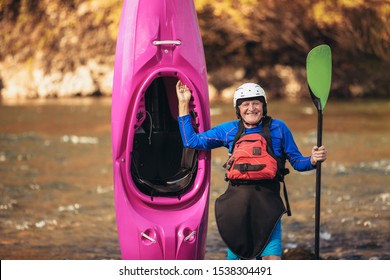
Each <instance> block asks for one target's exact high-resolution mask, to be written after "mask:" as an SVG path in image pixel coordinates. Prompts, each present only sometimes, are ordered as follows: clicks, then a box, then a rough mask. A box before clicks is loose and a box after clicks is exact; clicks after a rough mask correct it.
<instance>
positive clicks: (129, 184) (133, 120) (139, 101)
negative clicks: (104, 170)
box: [121, 68, 207, 205]
mask: <svg viewBox="0 0 390 280" xmlns="http://www.w3.org/2000/svg"><path fill="white" fill-rule="evenodd" d="M161 78H163V79H164V78H166V79H174V80H175V83H176V82H177V81H178V80H179V79H180V80H182V81H183V82H184V83H186V84H187V85H188V87H189V89H190V90H191V92H192V93H193V98H192V101H191V103H192V108H193V109H194V110H195V112H196V115H197V117H196V118H197V119H196V123H197V124H198V129H199V131H203V130H204V129H205V127H204V124H203V121H202V120H201V118H202V114H201V110H202V106H201V104H200V99H199V95H200V93H199V92H197V91H198V89H197V88H196V87H195V86H194V85H193V83H192V82H191V80H190V78H189V77H187V76H186V75H185V74H184V73H182V72H180V71H179V70H178V69H175V68H165V69H158V70H156V71H154V72H152V73H151V74H149V75H148V78H147V79H145V80H144V81H143V83H142V84H141V85H140V86H139V87H137V90H136V91H137V94H136V95H135V98H132V99H131V103H130V104H129V106H131V107H132V108H129V110H128V112H129V113H130V114H131V116H130V118H129V119H130V122H129V124H128V135H127V143H126V149H125V154H123V155H122V157H121V165H122V168H121V170H122V172H123V173H122V176H123V175H125V176H123V177H124V179H125V180H124V183H125V186H126V187H125V189H126V192H131V196H133V197H134V196H136V197H138V198H139V199H140V200H142V201H144V202H147V203H152V204H154V205H170V204H177V201H178V200H180V203H186V202H189V201H191V200H192V199H193V198H194V196H196V195H198V194H201V193H202V191H201V190H200V189H202V188H203V187H205V186H204V183H203V182H204V180H205V176H206V175H205V170H206V160H207V153H206V152H202V151H199V153H198V158H197V170H196V174H195V175H194V176H195V178H194V180H193V182H192V185H191V186H189V187H188V188H186V189H185V190H184V191H183V193H181V194H180V195H170V196H158V195H156V196H153V195H152V196H151V195H150V194H147V193H145V192H143V191H142V190H141V189H139V188H138V187H137V184H136V182H135V180H134V178H133V175H132V172H131V171H130V170H131V168H132V166H131V165H132V154H133V149H134V138H135V137H134V136H135V134H136V132H137V130H138V129H139V128H140V127H141V125H142V123H143V122H144V121H148V120H146V119H147V118H149V116H147V112H146V107H145V106H146V105H145V96H146V93H147V90H148V89H149V87H150V86H151V85H152V83H153V82H155V81H156V80H157V79H161ZM176 104H177V99H176ZM174 110H175V108H173V109H172V108H171V114H172V117H174V118H177V115H178V112H177V106H176V111H174ZM129 194H130V193H129Z"/></svg>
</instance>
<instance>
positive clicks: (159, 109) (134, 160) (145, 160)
mask: <svg viewBox="0 0 390 280" xmlns="http://www.w3.org/2000/svg"><path fill="white" fill-rule="evenodd" d="M176 82H177V78H176V77H158V78H156V79H155V80H154V81H153V82H152V83H151V84H150V86H149V87H148V88H147V90H146V91H145V95H144V97H143V98H144V100H142V101H143V102H142V104H143V107H144V110H143V111H141V113H139V118H140V119H143V121H142V124H141V125H140V126H139V127H138V128H137V129H136V131H135V133H134V139H133V149H132V152H131V168H130V169H131V176H132V179H133V181H134V183H135V185H136V186H137V188H138V189H139V190H140V191H141V192H142V193H144V194H146V195H149V196H150V197H151V198H152V199H153V197H154V196H173V197H179V198H180V196H181V194H183V193H185V192H186V191H187V190H188V189H189V188H190V187H191V186H192V183H193V181H194V178H195V177H196V172H197V162H198V161H197V157H198V152H197V151H196V150H194V149H189V148H183V143H182V139H181V135H180V131H179V126H178V121H177V97H176V89H175V85H176Z"/></svg>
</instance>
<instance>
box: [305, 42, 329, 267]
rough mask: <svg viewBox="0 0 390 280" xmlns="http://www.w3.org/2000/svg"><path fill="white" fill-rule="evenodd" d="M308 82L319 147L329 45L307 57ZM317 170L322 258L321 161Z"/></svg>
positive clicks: (326, 93) (317, 217)
mask: <svg viewBox="0 0 390 280" xmlns="http://www.w3.org/2000/svg"><path fill="white" fill-rule="evenodd" d="M306 72H307V82H308V86H309V92H310V96H311V98H312V100H313V103H314V105H315V106H316V108H317V112H318V125H317V147H321V146H322V113H323V111H324V109H325V104H326V101H327V100H328V96H329V91H330V84H331V80H332V53H331V50H330V47H329V46H328V45H319V46H317V47H315V48H313V49H312V50H311V51H310V52H309V54H308V55H307V59H306ZM316 168H317V170H316V206H315V248H314V251H315V256H316V259H317V260H318V259H320V254H319V250H320V205H321V162H317V167H316Z"/></svg>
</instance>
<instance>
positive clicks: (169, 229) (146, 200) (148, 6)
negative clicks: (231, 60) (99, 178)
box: [112, 0, 210, 260]
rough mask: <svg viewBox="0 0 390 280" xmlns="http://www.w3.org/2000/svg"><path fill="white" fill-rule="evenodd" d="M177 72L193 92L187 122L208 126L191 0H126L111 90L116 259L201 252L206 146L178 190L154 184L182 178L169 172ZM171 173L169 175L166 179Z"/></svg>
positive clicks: (176, 163)
mask: <svg viewBox="0 0 390 280" xmlns="http://www.w3.org/2000/svg"><path fill="white" fill-rule="evenodd" d="M179 79H180V80H182V81H183V82H185V83H186V84H187V85H188V87H189V88H190V90H191V92H192V95H193V99H192V100H191V103H190V107H191V109H192V111H193V114H192V116H193V117H192V121H193V125H194V127H195V128H196V129H197V130H198V131H204V130H207V129H209V127H210V115H209V99H208V86H207V73H206V64H205V59H204V52H203V45H202V41H201V37H200V31H199V27H198V22H197V17H196V12H195V9H194V5H193V2H192V0H163V1H162V0H148V1H147V0H143V1H142V0H140V1H134V0H133V1H130V0H129V1H127V0H125V1H124V4H123V9H122V16H121V23H120V27H119V33H118V39H117V47H116V54H115V68H114V83H113V94H112V147H113V173H114V198H115V209H116V220H117V229H118V238H119V244H120V248H121V253H122V258H123V259H140V260H142V259H203V258H204V255H205V244H206V234H207V221H208V203H209V187H210V153H209V152H205V151H199V152H197V154H196V157H194V162H195V165H193V166H194V168H192V170H191V172H187V173H185V175H186V176H184V177H186V178H191V180H189V179H188V180H187V179H186V180H187V181H188V183H187V184H186V185H185V186H184V187H183V188H182V189H180V191H177V192H175V191H170V192H166V193H164V192H160V190H162V191H164V188H165V185H167V184H172V185H175V183H176V182H179V181H181V180H182V178H181V177H180V176H179V175H180V174H181V173H180V172H179V173H177V172H176V169H178V168H181V162H180V159H182V158H183V155H184V153H185V152H184V151H183V148H182V143H181V137H180V133H179V130H178V125H177V116H178V109H177V107H178V103H177V102H178V101H177V97H176V91H175V85H176V83H177V81H178V80H179ZM180 170H182V169H180ZM176 174H179V175H176ZM173 175H174V176H173ZM170 176H171V177H172V176H173V177H172V178H174V179H170V180H167V179H166V178H167V177H170ZM188 176H190V177H188ZM171 177H170V178H171ZM145 178H147V179H145ZM148 180H150V182H149V181H148ZM168 181H169V182H168ZM145 182H148V184H144V185H143V183H145ZM156 182H159V183H156ZM161 182H162V183H161ZM172 182H174V183H172ZM150 185H151V186H152V189H151V190H149V189H148V188H149V186H150ZM153 185H159V186H158V187H159V189H158V190H157V191H156V190H155V189H153Z"/></svg>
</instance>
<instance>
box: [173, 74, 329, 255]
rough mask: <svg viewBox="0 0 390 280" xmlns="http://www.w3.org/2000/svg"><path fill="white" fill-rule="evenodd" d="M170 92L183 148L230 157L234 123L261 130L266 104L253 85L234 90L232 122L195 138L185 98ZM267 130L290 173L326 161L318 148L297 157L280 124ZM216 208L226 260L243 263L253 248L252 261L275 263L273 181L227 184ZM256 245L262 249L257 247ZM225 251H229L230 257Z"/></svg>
mask: <svg viewBox="0 0 390 280" xmlns="http://www.w3.org/2000/svg"><path fill="white" fill-rule="evenodd" d="M176 92H177V97H178V106H179V116H178V122H179V127H180V132H181V136H182V140H183V145H184V146H185V147H190V148H195V149H200V150H211V149H215V148H218V147H226V148H228V150H229V151H232V148H233V147H232V146H233V141H234V138H235V136H236V134H237V131H238V129H239V122H240V121H242V124H243V125H244V127H245V134H250V133H259V132H260V131H261V130H262V125H263V119H264V117H265V116H267V98H266V94H265V92H264V90H263V88H261V87H260V86H259V85H258V84H255V83H244V84H243V85H241V86H239V87H238V88H237V89H236V91H235V93H234V98H233V105H234V108H235V110H236V114H237V117H238V120H233V121H229V122H225V123H222V124H219V125H217V126H215V127H213V128H211V129H210V130H208V131H204V132H201V133H195V132H194V130H193V126H192V124H191V118H190V115H189V102H190V99H191V92H190V90H189V89H188V87H187V86H186V85H185V84H184V83H182V82H181V81H178V83H177V85H176ZM269 129H270V134H271V139H272V147H273V151H274V154H275V155H276V156H278V157H282V156H285V158H287V159H288V161H289V162H290V164H291V165H292V167H293V168H294V169H295V170H297V171H307V170H312V169H314V168H315V167H316V164H317V162H323V161H325V160H326V157H327V151H326V148H325V147H324V146H321V147H317V146H314V147H313V148H312V151H311V155H310V156H303V155H302V154H301V152H300V151H299V149H298V147H297V145H296V143H295V141H294V138H293V135H292V133H291V131H290V129H289V128H288V127H287V125H286V124H285V123H284V122H283V121H281V120H277V119H273V120H272V122H271V125H270V128H269ZM218 200H220V201H218ZM217 202H218V204H217ZM217 202H216V209H217V206H218V209H219V210H218V211H219V212H218V213H217V210H216V215H217V218H216V219H217V225H218V229H219V231H220V234H221V236H222V238H223V239H224V241H225V242H226V243H227V245H228V247H229V248H228V252H227V259H240V258H247V256H248V255H250V254H251V253H252V251H251V253H248V252H246V251H245V250H247V248H248V247H251V248H255V249H253V252H255V253H254V254H258V255H256V256H255V257H256V259H267V260H279V259H281V256H282V226H281V216H282V215H283V214H284V213H285V212H286V211H285V208H284V205H283V202H282V200H281V198H280V186H279V182H278V181H277V180H266V182H264V183H259V182H255V183H253V184H251V185H249V186H244V185H240V186H234V185H232V184H231V183H229V186H228V190H227V192H226V193H225V194H224V195H222V196H221V197H220V198H218V199H217ZM252 206H253V207H252ZM252 216H253V217H252ZM247 228H248V229H247ZM242 232H245V235H243V236H241V235H240V234H241V233H242ZM257 235H259V236H260V237H259V238H260V239H258V238H257ZM230 244H232V246H230ZM257 244H263V245H261V246H260V247H259V246H257ZM230 247H232V248H233V247H234V251H233V250H232V249H230ZM251 250H252V249H251ZM244 251H245V252H244ZM240 252H243V254H241V253H240ZM245 254H246V256H245ZM243 255H244V257H242V256H243Z"/></svg>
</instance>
